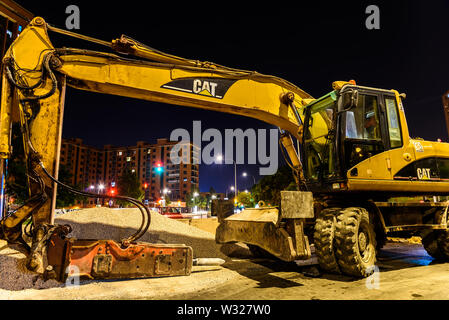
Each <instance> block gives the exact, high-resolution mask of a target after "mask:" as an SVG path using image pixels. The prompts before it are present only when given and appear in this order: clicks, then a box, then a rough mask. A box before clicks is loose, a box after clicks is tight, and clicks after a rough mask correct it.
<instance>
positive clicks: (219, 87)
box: [161, 78, 237, 99]
mask: <svg viewBox="0 0 449 320" xmlns="http://www.w3.org/2000/svg"><path fill="white" fill-rule="evenodd" d="M236 81H237V80H230V79H219V78H183V79H177V80H174V81H171V82H169V83H166V84H164V85H162V86H161V88H165V89H170V90H176V91H181V92H187V93H192V94H197V95H201V96H206V97H211V98H217V99H223V97H224V96H225V94H226V92H228V90H229V88H230V87H231V86H232V85H233V84H234V83H235V82H236Z"/></svg>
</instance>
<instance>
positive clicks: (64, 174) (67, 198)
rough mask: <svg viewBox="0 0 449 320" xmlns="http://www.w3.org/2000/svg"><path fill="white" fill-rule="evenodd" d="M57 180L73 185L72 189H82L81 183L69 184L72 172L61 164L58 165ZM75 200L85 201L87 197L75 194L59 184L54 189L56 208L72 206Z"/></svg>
mask: <svg viewBox="0 0 449 320" xmlns="http://www.w3.org/2000/svg"><path fill="white" fill-rule="evenodd" d="M58 180H59V181H61V182H62V183H64V184H66V185H69V186H71V187H73V188H74V189H77V190H82V186H81V185H77V186H72V185H71V180H72V173H71V172H70V171H69V169H68V168H67V167H66V166H64V165H63V164H60V165H59V172H58ZM77 200H79V201H86V200H87V198H86V197H83V196H80V195H77V194H75V193H73V192H70V191H69V190H68V189H66V188H63V187H61V186H58V188H57V189H56V207H57V208H64V207H70V206H73V205H74V204H75V203H76V201H77Z"/></svg>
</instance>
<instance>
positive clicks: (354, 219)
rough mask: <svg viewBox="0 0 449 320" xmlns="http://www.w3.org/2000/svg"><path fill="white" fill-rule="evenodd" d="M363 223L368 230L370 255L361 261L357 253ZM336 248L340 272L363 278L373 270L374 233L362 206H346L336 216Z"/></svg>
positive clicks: (374, 261) (374, 256)
mask: <svg viewBox="0 0 449 320" xmlns="http://www.w3.org/2000/svg"><path fill="white" fill-rule="evenodd" d="M362 224H363V225H364V227H365V228H366V230H367V231H368V237H369V242H368V245H369V246H371V248H370V255H369V257H368V258H369V259H368V261H366V262H365V261H363V259H362V257H361V255H360V253H359V239H358V237H359V228H360V226H361V225H362ZM335 242H336V248H335V249H336V250H335V256H336V257H337V261H338V265H339V266H340V270H341V271H342V273H344V274H346V275H349V276H353V277H359V278H364V277H368V276H370V275H371V274H372V273H373V272H374V266H375V263H376V251H377V250H376V247H377V244H376V234H375V232H374V228H373V225H372V224H371V223H370V221H369V213H368V211H367V210H366V209H364V208H355V207H354V208H346V209H344V210H342V211H341V212H340V214H339V215H338V216H337V224H336V230H335Z"/></svg>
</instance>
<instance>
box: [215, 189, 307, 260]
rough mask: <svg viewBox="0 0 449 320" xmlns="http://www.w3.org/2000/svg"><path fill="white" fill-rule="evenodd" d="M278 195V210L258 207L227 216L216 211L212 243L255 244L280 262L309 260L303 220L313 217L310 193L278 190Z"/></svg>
mask: <svg viewBox="0 0 449 320" xmlns="http://www.w3.org/2000/svg"><path fill="white" fill-rule="evenodd" d="M281 195H282V202H281V210H279V209H278V208H275V207H261V208H257V209H246V210H243V211H242V212H240V213H237V214H233V215H230V216H228V217H226V213H225V212H218V219H219V223H220V225H219V226H218V228H217V231H216V236H215V240H216V242H217V243H220V244H224V243H235V242H243V243H246V244H250V245H255V246H258V247H260V248H262V249H264V250H265V251H267V252H269V253H270V254H272V255H273V256H275V257H277V258H279V259H281V260H283V261H294V260H307V259H309V258H310V256H311V252H310V246H309V241H308V238H307V236H306V235H305V234H304V222H305V219H306V218H313V217H314V210H313V196H312V193H310V192H299V191H282V192H281Z"/></svg>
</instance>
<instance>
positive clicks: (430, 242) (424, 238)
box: [421, 209, 449, 261]
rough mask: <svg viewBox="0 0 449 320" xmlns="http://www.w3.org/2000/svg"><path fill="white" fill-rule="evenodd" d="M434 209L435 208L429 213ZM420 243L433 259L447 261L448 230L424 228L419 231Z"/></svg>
mask: <svg viewBox="0 0 449 320" xmlns="http://www.w3.org/2000/svg"><path fill="white" fill-rule="evenodd" d="M429 211H430V210H429ZM434 211H435V209H434V210H433V211H432V212H431V213H433V212H434ZM448 222H449V221H448ZM434 223H435V224H438V223H439V221H434ZM421 243H422V245H423V247H424V249H426V251H427V253H428V254H429V255H430V256H431V257H432V258H434V259H435V260H437V261H449V231H445V230H424V231H423V232H422V233H421Z"/></svg>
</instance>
